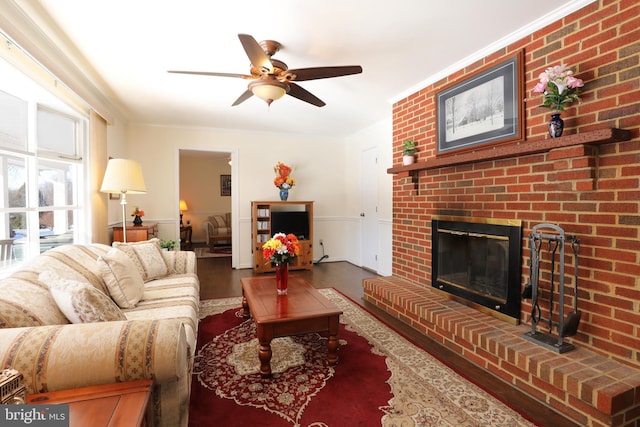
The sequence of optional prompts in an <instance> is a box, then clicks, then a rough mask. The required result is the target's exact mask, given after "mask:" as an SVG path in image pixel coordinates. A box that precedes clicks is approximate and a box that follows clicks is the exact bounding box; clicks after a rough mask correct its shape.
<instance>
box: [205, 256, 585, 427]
mask: <svg viewBox="0 0 640 427" xmlns="http://www.w3.org/2000/svg"><path fill="white" fill-rule="evenodd" d="M290 274H296V275H299V276H301V277H303V278H304V279H305V280H306V281H307V282H309V283H311V284H312V285H313V286H314V287H315V288H329V287H333V288H335V289H337V290H338V291H340V292H342V293H343V294H345V295H346V296H348V297H350V298H351V299H352V300H353V301H355V302H356V303H358V304H360V305H361V306H363V307H365V308H366V309H367V310H369V311H370V312H371V313H372V314H374V315H375V316H376V317H378V318H380V319H381V320H383V321H384V322H385V323H387V324H388V325H390V326H392V327H394V328H395V329H396V330H397V331H399V332H400V333H401V334H403V335H405V336H406V337H407V338H409V339H410V340H411V341H413V342H414V343H415V344H416V345H418V346H420V347H422V348H424V349H425V350H427V351H428V352H429V353H431V354H432V355H433V356H434V357H436V358H438V359H439V360H440V361H442V362H443V363H445V364H446V365H448V366H449V367H451V368H452V369H454V370H455V371H456V372H459V373H460V374H461V375H462V376H464V377H466V378H468V379H469V380H471V381H472V382H475V383H476V384H478V385H481V387H482V388H484V389H485V390H488V391H489V390H490V391H491V393H492V394H493V395H494V396H496V397H497V398H498V399H500V400H502V401H504V402H506V403H507V404H508V405H510V406H511V407H513V408H516V409H517V410H519V411H520V412H521V413H523V414H524V415H525V416H526V417H527V418H529V419H530V420H532V421H533V422H535V423H536V424H538V425H540V426H549V427H551V426H553V427H576V426H578V424H575V423H573V422H572V421H570V420H568V419H566V418H565V417H564V416H562V415H559V414H558V413H556V412H554V411H552V410H550V409H549V408H547V407H546V406H544V405H542V404H540V403H538V402H537V401H535V400H533V399H531V398H529V397H528V396H526V395H525V394H524V393H522V392H520V391H519V390H516V389H515V388H513V387H512V386H510V385H509V384H507V383H505V382H504V381H503V380H501V379H500V378H497V377H495V376H493V375H492V374H490V373H488V372H486V371H484V370H483V369H480V368H478V367H476V366H475V365H473V364H472V363H471V362H469V361H467V360H465V359H464V358H462V357H461V356H459V355H457V354H455V353H453V352H452V351H450V350H448V349H447V348H445V347H443V346H441V345H439V344H438V343H436V342H435V341H433V340H432V339H430V338H428V337H426V336H425V335H423V334H421V333H420V332H418V331H416V330H415V329H413V328H411V327H409V326H407V325H406V324H404V323H402V322H401V321H399V320H397V319H396V318H394V317H392V316H390V315H389V314H387V313H386V312H384V311H382V310H380V309H378V308H377V307H375V306H373V305H372V304H369V303H367V302H366V301H364V300H363V299H362V296H363V289H362V279H365V278H367V277H375V276H376V274H375V273H372V272H370V271H367V270H365V269H362V268H359V267H357V266H354V265H353V264H350V263H348V262H322V263H320V264H316V265H314V267H313V270H311V271H307V270H300V271H291V272H290ZM247 276H253V270H251V269H242V270H234V269H232V268H231V257H226V258H199V259H198V278H199V279H200V298H201V299H210V298H224V297H232V296H241V295H242V286H241V284H240V278H241V277H247Z"/></svg>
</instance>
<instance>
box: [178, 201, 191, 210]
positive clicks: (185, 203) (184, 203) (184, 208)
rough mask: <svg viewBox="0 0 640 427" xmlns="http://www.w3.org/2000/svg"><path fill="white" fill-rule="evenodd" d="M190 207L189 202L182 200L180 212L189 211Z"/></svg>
mask: <svg viewBox="0 0 640 427" xmlns="http://www.w3.org/2000/svg"><path fill="white" fill-rule="evenodd" d="M188 210H189V206H187V202H185V201H184V200H180V211H188Z"/></svg>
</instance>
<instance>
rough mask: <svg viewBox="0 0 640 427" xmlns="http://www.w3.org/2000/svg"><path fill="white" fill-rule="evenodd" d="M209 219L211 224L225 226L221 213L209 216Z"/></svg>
mask: <svg viewBox="0 0 640 427" xmlns="http://www.w3.org/2000/svg"><path fill="white" fill-rule="evenodd" d="M209 219H210V220H211V222H212V223H213V224H215V225H216V226H218V227H226V226H227V223H226V222H225V221H224V217H223V216H222V215H214V216H210V217H209Z"/></svg>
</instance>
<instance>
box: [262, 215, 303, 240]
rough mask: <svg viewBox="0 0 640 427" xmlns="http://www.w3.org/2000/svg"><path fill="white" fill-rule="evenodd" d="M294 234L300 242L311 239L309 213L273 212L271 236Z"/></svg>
mask: <svg viewBox="0 0 640 427" xmlns="http://www.w3.org/2000/svg"><path fill="white" fill-rule="evenodd" d="M276 233H285V234H293V235H295V236H296V237H297V238H298V240H308V239H309V212H307V211H272V212H271V234H276Z"/></svg>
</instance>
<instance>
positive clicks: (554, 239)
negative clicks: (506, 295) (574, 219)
mask: <svg viewBox="0 0 640 427" xmlns="http://www.w3.org/2000/svg"><path fill="white" fill-rule="evenodd" d="M545 229H551V230H552V231H551V232H549V233H545V232H542V230H545ZM545 243H546V251H547V252H548V253H549V258H550V261H549V262H550V264H551V267H550V276H549V317H548V318H543V317H542V310H541V308H540V301H539V300H540V295H541V293H542V292H541V287H540V262H541V259H542V257H543V253H544V246H545ZM566 243H569V244H570V245H571V250H572V252H573V260H574V278H573V286H574V293H573V311H572V312H570V313H568V314H567V316H566V318H565V310H564V308H565V307H564V305H565V298H564V296H565V287H564V285H565V283H564V260H565V256H564V254H565V249H564V248H565V244H566ZM529 248H530V249H531V256H530V260H531V261H530V267H529V283H527V285H526V286H525V289H524V292H523V293H522V297H523V298H524V299H531V332H527V333H526V334H524V335H523V337H524V338H526V339H528V340H529V341H533V342H535V343H537V344H540V345H542V346H544V347H546V348H548V349H550V350H553V351H555V352H557V353H565V352H567V351H570V350H573V349H575V346H574V345H573V344H570V343H567V342H564V337H570V336H573V335H575V334H576V333H577V332H578V325H579V324H580V317H581V315H582V312H581V311H580V310H578V254H579V252H580V240H578V239H577V238H576V237H575V236H568V235H565V232H564V230H563V229H562V228H560V227H558V226H557V225H554V224H538V225H536V226H535V227H533V229H532V233H531V235H530V236H529ZM558 252H559V256H558V264H559V268H558V278H559V280H558V296H559V299H558V304H557V308H558V315H557V319H558V320H557V321H555V320H553V319H554V318H556V317H555V316H554V315H555V305H556V304H555V301H554V296H555V284H554V277H555V266H556V255H557V254H558ZM538 325H540V328H541V329H542V328H548V334H546V333H543V332H540V331H538ZM554 327H556V332H557V337H554V336H553V335H551V334H552V332H553V328H554Z"/></svg>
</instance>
